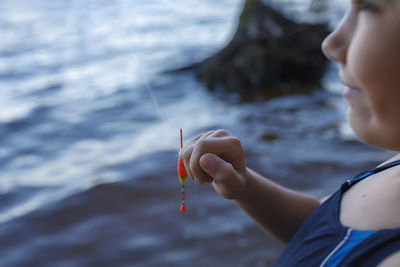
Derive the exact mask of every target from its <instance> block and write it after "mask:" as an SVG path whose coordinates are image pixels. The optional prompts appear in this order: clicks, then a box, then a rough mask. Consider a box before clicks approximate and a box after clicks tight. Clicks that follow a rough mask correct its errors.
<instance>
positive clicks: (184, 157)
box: [181, 149, 192, 161]
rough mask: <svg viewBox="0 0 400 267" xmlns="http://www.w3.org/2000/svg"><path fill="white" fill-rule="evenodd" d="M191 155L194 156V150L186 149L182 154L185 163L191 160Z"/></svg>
mask: <svg viewBox="0 0 400 267" xmlns="http://www.w3.org/2000/svg"><path fill="white" fill-rule="evenodd" d="M191 154H192V150H191V149H184V150H183V151H182V152H181V155H182V158H183V161H187V160H188V159H189V158H190V156H191Z"/></svg>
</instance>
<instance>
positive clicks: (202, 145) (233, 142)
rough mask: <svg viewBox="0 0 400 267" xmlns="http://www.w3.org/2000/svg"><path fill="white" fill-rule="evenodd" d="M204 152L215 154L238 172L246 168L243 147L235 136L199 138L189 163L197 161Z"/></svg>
mask: <svg viewBox="0 0 400 267" xmlns="http://www.w3.org/2000/svg"><path fill="white" fill-rule="evenodd" d="M205 153H212V154H215V155H217V156H218V157H220V158H222V159H223V160H224V161H227V162H229V163H231V164H232V166H233V167H234V168H235V170H237V171H239V172H242V171H245V169H246V166H245V164H244V155H243V148H242V145H241V143H240V140H239V139H238V138H236V137H232V136H226V137H220V138H208V139H206V140H199V141H198V142H197V144H196V146H195V147H194V150H193V152H192V155H191V159H190V165H191V162H192V161H197V162H198V161H199V160H200V157H201V156H202V155H203V154H205ZM192 171H194V170H192Z"/></svg>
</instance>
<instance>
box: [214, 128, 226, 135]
mask: <svg viewBox="0 0 400 267" xmlns="http://www.w3.org/2000/svg"><path fill="white" fill-rule="evenodd" d="M214 134H215V135H216V136H227V135H229V133H228V132H227V131H226V130H225V129H219V130H216V131H215V133H214Z"/></svg>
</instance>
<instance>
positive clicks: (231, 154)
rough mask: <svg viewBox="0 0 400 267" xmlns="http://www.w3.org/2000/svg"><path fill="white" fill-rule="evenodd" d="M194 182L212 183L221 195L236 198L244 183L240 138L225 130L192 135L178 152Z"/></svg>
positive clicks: (245, 182)
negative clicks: (190, 139) (188, 141)
mask: <svg viewBox="0 0 400 267" xmlns="http://www.w3.org/2000/svg"><path fill="white" fill-rule="evenodd" d="M179 156H180V158H181V159H182V161H183V163H184V164H185V167H186V170H187V172H188V175H189V176H190V177H191V178H192V179H194V180H195V181H196V183H197V184H203V183H205V182H206V183H211V184H212V186H213V187H214V189H215V190H216V191H217V192H218V194H220V195H221V196H223V197H225V198H229V199H236V198H238V197H240V195H241V194H242V193H243V192H244V190H245V188H246V186H247V179H246V176H247V168H246V164H245V161H244V153H243V148H242V145H241V143H240V140H239V139H238V138H236V137H232V136H230V135H229V134H228V133H227V132H226V131H225V130H217V131H210V132H207V133H203V134H200V135H198V136H197V137H196V138H194V139H193V140H192V141H191V142H190V143H189V144H188V145H186V146H185V147H184V148H183V149H182V150H181V152H180V154H179Z"/></svg>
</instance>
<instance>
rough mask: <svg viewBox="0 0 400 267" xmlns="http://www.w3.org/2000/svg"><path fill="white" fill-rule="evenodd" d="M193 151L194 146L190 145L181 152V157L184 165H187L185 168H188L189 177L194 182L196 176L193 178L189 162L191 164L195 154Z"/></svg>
mask: <svg viewBox="0 0 400 267" xmlns="http://www.w3.org/2000/svg"><path fill="white" fill-rule="evenodd" d="M193 149H194V145H193V144H190V145H188V146H185V147H184V148H183V149H181V151H180V152H179V157H180V158H181V159H182V161H183V165H185V168H186V172H187V174H188V175H189V177H190V178H192V180H194V176H193V173H192V170H191V169H190V166H189V162H190V158H191V156H192V153H193Z"/></svg>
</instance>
